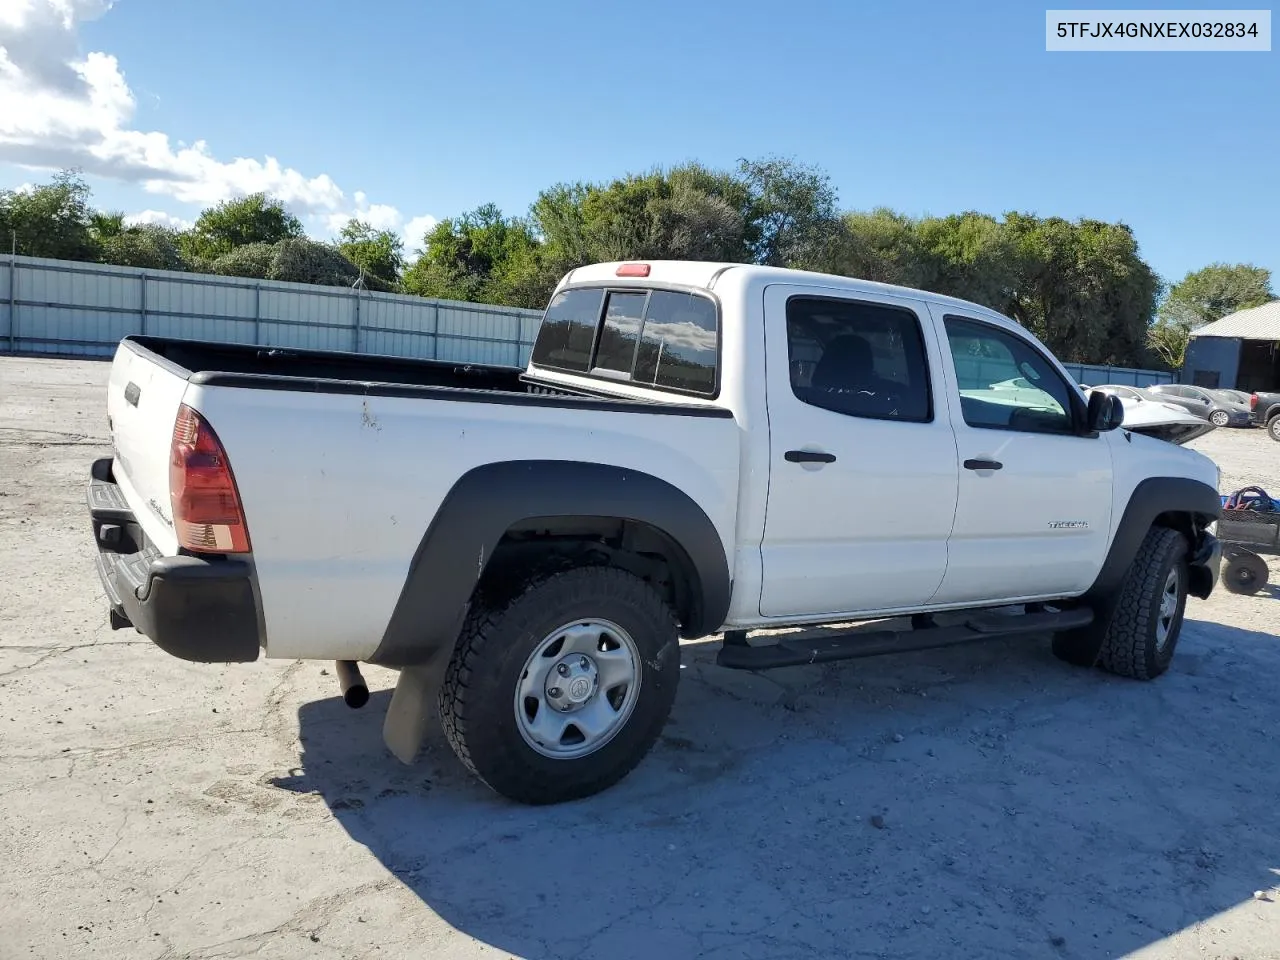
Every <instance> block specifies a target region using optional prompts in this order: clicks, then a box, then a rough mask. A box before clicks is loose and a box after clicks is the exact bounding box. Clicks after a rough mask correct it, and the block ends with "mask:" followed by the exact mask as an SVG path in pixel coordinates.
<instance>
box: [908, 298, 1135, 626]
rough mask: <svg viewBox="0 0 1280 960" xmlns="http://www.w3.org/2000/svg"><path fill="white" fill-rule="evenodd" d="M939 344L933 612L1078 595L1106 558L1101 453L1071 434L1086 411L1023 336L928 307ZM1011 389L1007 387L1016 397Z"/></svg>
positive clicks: (1091, 440) (1106, 460) (1107, 516)
mask: <svg viewBox="0 0 1280 960" xmlns="http://www.w3.org/2000/svg"><path fill="white" fill-rule="evenodd" d="M932 309H933V310H934V313H935V323H936V324H937V326H938V329H939V333H940V338H941V339H943V340H944V342H945V343H946V344H947V348H948V349H947V360H946V363H947V367H946V375H947V379H948V381H949V390H950V392H951V401H952V402H951V404H950V409H951V421H952V426H953V427H954V428H955V437H956V446H957V448H958V450H959V459H960V467H961V469H960V482H959V497H958V502H957V506H956V517H955V526H954V529H953V530H952V532H951V539H950V543H949V554H950V560H949V563H948V565H947V574H946V577H945V579H944V580H943V582H942V586H941V588H940V589H939V590H938V594H937V597H936V598H935V599H936V601H937V602H938V603H940V604H962V603H965V604H967V603H973V604H980V603H988V602H998V601H1013V600H1018V599H1030V598H1037V597H1049V596H1058V595H1063V594H1068V593H1075V592H1081V591H1083V590H1085V589H1086V588H1087V587H1088V586H1089V584H1090V583H1092V582H1093V579H1094V577H1095V576H1096V575H1097V573H1098V570H1099V569H1101V566H1102V561H1103V558H1104V556H1105V554H1106V549H1107V540H1108V536H1109V531H1110V526H1111V480H1112V470H1111V448H1110V445H1109V444H1108V443H1107V442H1106V439H1105V437H1103V436H1101V435H1094V436H1092V437H1090V436H1084V435H1081V432H1080V430H1079V429H1078V427H1079V425H1080V423H1081V419H1082V417H1083V414H1084V404H1083V402H1082V401H1081V400H1080V399H1079V397H1078V396H1077V397H1076V398H1075V399H1074V400H1073V399H1072V396H1073V394H1074V390H1073V389H1072V387H1071V386H1070V384H1069V383H1068V381H1067V380H1066V378H1065V377H1064V376H1063V375H1062V373H1061V372H1060V371H1059V370H1058V368H1057V367H1056V366H1055V365H1054V363H1053V362H1052V361H1051V360H1050V359H1049V357H1048V355H1047V354H1046V353H1045V352H1044V351H1043V350H1041V349H1040V347H1039V346H1037V345H1036V344H1035V343H1034V342H1033V341H1032V340H1031V339H1029V338H1028V337H1025V336H1023V335H1022V334H1020V333H1017V332H1015V331H1014V330H1012V329H1008V328H1006V327H1003V326H999V325H996V324H994V323H991V322H990V321H988V320H984V319H982V318H980V317H978V316H973V315H966V314H965V313H963V312H960V311H957V310H953V309H951V308H946V307H937V306H934V307H933V308H932ZM1015 387H1016V389H1015Z"/></svg>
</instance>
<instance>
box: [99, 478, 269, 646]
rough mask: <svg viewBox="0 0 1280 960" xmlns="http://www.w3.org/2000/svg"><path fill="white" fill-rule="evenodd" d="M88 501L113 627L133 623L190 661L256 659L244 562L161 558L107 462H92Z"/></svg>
mask: <svg viewBox="0 0 1280 960" xmlns="http://www.w3.org/2000/svg"><path fill="white" fill-rule="evenodd" d="M87 499H88V506H89V516H90V519H91V521H92V523H93V538H94V542H95V543H96V544H97V547H98V561H97V566H98V576H99V577H101V579H102V586H103V589H104V590H105V591H106V594H107V602H108V605H109V607H110V617H111V626H112V628H113V629H117V630H118V629H121V628H124V627H130V626H132V627H134V628H135V629H137V630H138V632H139V633H142V634H145V635H146V636H147V637H148V638H149V639H150V640H151V641H152V642H153V643H155V645H156V646H158V647H159V648H160V649H161V650H163V651H165V652H166V653H169V654H172V655H173V656H175V657H178V658H180V659H182V660H190V661H192V662H195V663H250V662H252V661H254V660H257V659H258V654H259V652H260V651H261V635H260V632H259V629H258V605H257V600H256V598H255V594H254V589H253V568H252V567H251V566H250V565H249V564H248V563H247V562H245V561H243V560H229V559H205V558H203V557H194V556H177V557H166V556H163V555H162V554H161V553H160V552H159V551H158V550H157V549H156V548H155V546H154V545H152V544H151V542H150V541H149V540H148V539H147V536H146V534H145V533H143V531H142V527H141V526H140V525H139V524H138V522H137V519H136V518H135V517H134V515H133V511H132V510H130V509H129V506H128V504H127V503H126V502H125V499H124V496H123V494H121V492H120V487H119V486H118V485H117V484H116V482H115V480H114V478H113V475H112V461H111V460H110V459H104V460H98V461H95V462H94V464H93V468H92V471H91V478H90V480H89V488H88V491H87Z"/></svg>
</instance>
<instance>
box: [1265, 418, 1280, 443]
mask: <svg viewBox="0 0 1280 960" xmlns="http://www.w3.org/2000/svg"><path fill="white" fill-rule="evenodd" d="M1267 433H1268V434H1269V435H1270V437H1271V439H1272V440H1276V441H1280V413H1278V414H1276V415H1275V416H1274V417H1272V418H1271V419H1270V420H1268V421H1267Z"/></svg>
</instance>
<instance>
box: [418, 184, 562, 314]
mask: <svg viewBox="0 0 1280 960" xmlns="http://www.w3.org/2000/svg"><path fill="white" fill-rule="evenodd" d="M424 239H425V244H426V246H425V249H424V250H423V252H422V256H420V257H419V258H418V259H417V260H415V261H414V262H413V263H412V264H411V265H410V266H409V267H408V268H407V269H406V270H405V273H404V288H405V290H406V291H407V292H409V293H416V294H418V295H419V296H424V297H438V298H440V299H444V300H467V301H472V302H477V303H496V304H507V305H510V306H542V305H543V303H534V302H530V299H531V296H532V292H533V291H535V290H536V289H537V285H536V284H534V285H532V286H530V284H529V278H530V277H531V276H535V275H536V274H537V265H538V264H537V257H538V249H539V243H538V240H537V238H536V237H535V235H534V232H533V228H532V226H531V225H530V224H529V223H528V221H526V220H522V219H520V218H517V217H511V218H508V217H505V216H503V214H502V211H501V210H499V209H498V207H497V206H495V205H494V204H492V203H488V204H484V205H483V206H480V207H477V208H476V209H475V210H472V211H469V212H467V213H464V214H462V215H461V216H459V217H456V218H451V219H445V220H441V221H440V222H439V223H437V224H436V225H435V226H434V227H433V228H432V229H431V230H430V231H428V232H427V235H426V237H425V238H424ZM544 302H545V301H544Z"/></svg>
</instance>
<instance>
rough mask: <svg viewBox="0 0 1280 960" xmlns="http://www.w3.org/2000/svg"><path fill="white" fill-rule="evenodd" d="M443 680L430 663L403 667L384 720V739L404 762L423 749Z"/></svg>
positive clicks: (398, 758)
mask: <svg viewBox="0 0 1280 960" xmlns="http://www.w3.org/2000/svg"><path fill="white" fill-rule="evenodd" d="M440 680H441V676H440V671H438V670H434V669H431V668H428V667H405V668H404V669H402V670H401V671H400V679H399V680H397V681H396V689H395V693H393V694H392V695H391V705H390V706H389V707H387V716H386V719H385V720H383V722H382V742H383V743H385V744H386V745H387V749H388V750H390V751H391V753H392V754H393V755H394V756H395V758H396V759H397V760H399V761H400V762H401V763H406V764H411V763H413V761H414V759H415V758H416V757H417V756H418V751H419V750H421V749H422V741H423V740H425V739H426V734H427V727H428V726H429V725H430V723H431V720H432V717H433V716H434V714H435V703H436V693H437V692H438V690H439V689H440Z"/></svg>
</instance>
